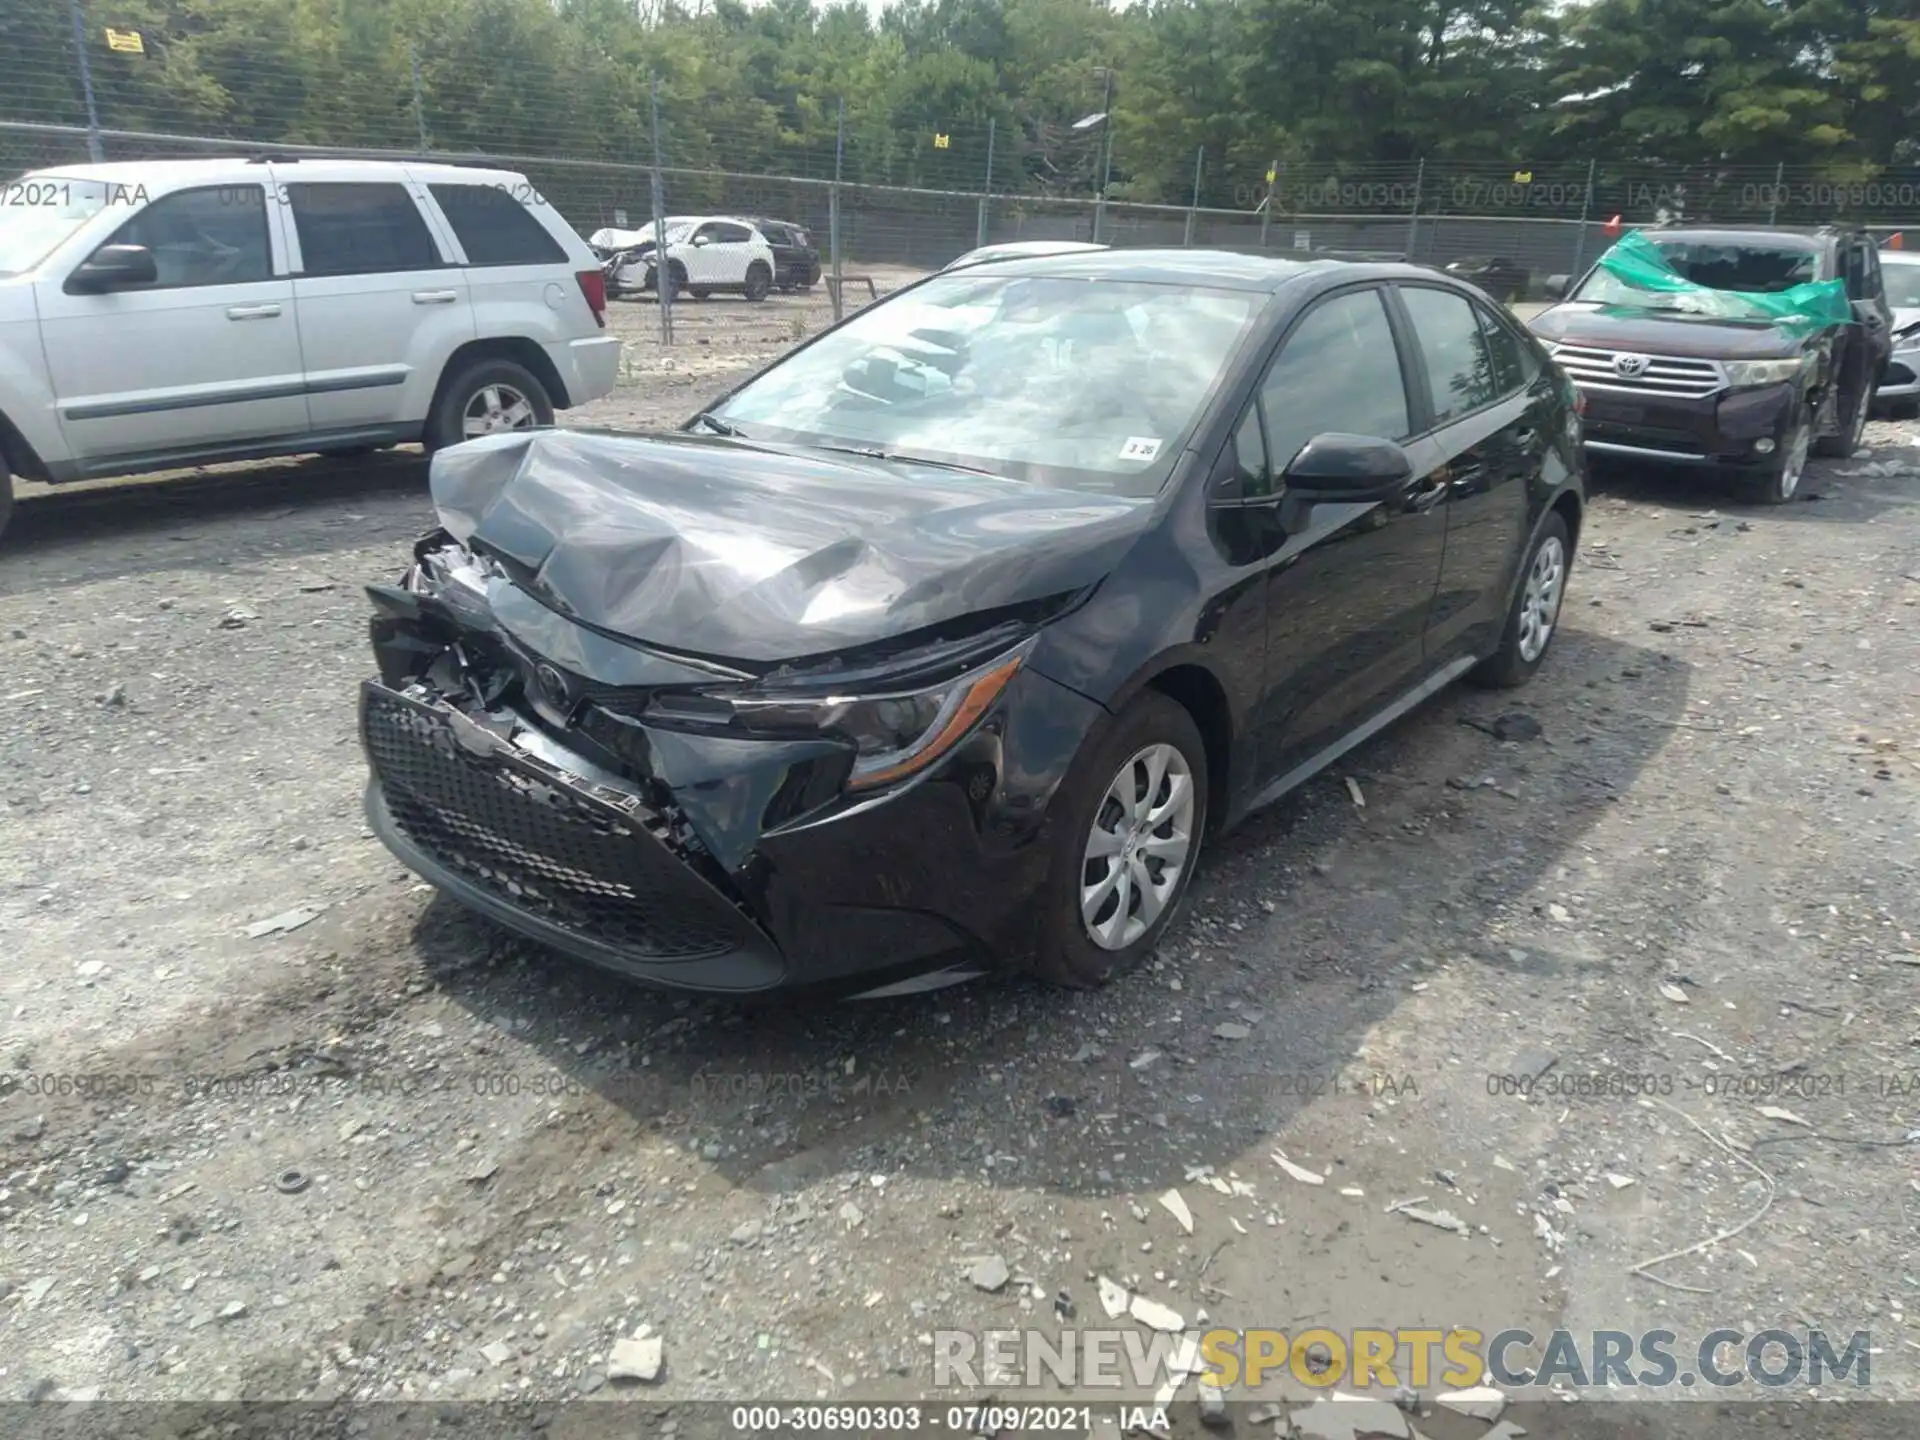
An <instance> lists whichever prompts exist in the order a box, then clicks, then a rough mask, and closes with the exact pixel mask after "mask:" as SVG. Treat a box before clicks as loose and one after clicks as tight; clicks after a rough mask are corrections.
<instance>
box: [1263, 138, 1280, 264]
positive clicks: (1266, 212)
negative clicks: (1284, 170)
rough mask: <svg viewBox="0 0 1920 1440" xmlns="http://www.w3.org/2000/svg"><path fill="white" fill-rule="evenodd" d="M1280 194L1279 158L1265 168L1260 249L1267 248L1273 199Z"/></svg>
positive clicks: (1271, 223)
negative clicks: (1265, 200)
mask: <svg viewBox="0 0 1920 1440" xmlns="http://www.w3.org/2000/svg"><path fill="white" fill-rule="evenodd" d="M1279 193H1280V157H1279V156H1278V155H1276V156H1274V157H1273V163H1272V164H1271V165H1269V166H1267V203H1266V204H1264V205H1262V206H1261V207H1260V248H1261V249H1262V250H1264V249H1266V248H1267V232H1268V231H1269V230H1271V229H1272V228H1273V198H1274V196H1276V195H1278V194H1279Z"/></svg>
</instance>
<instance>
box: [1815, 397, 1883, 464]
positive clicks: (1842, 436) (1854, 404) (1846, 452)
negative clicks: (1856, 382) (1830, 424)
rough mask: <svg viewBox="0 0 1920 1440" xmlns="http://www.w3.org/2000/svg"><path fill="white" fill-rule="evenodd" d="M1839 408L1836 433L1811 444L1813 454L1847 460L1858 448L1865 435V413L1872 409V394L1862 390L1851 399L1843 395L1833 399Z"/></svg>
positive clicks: (1824, 436)
mask: <svg viewBox="0 0 1920 1440" xmlns="http://www.w3.org/2000/svg"><path fill="white" fill-rule="evenodd" d="M1834 404H1835V405H1836V406H1838V407H1839V409H1840V412H1841V417H1842V418H1841V421H1840V425H1839V427H1838V433H1836V434H1833V435H1823V436H1821V437H1820V438H1819V439H1818V440H1816V441H1814V443H1813V453H1814V454H1816V455H1823V456H1826V457H1827V458H1829V459H1834V460H1848V459H1851V458H1852V457H1853V454H1854V452H1855V451H1856V450H1858V449H1859V448H1860V441H1861V438H1862V437H1863V436H1864V435H1865V434H1866V433H1867V412H1868V411H1869V410H1870V409H1872V408H1873V392H1872V390H1871V389H1862V390H1860V391H1859V392H1858V393H1856V394H1855V395H1853V396H1852V397H1851V398H1849V397H1848V396H1845V395H1837V396H1835V397H1834Z"/></svg>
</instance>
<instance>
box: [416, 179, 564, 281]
mask: <svg viewBox="0 0 1920 1440" xmlns="http://www.w3.org/2000/svg"><path fill="white" fill-rule="evenodd" d="M427 189H428V190H429V191H431V192H432V194H433V198H434V200H435V201H436V202H437V203H438V204H439V206H440V208H441V209H442V210H444V211H445V212H446V216H447V223H448V224H449V225H451V226H453V233H454V234H455V235H456V236H458V237H459V240H460V248H461V249H463V250H465V251H466V252H467V262H468V263H469V264H471V265H559V264H564V263H565V262H566V258H567V252H566V250H565V249H564V248H563V247H562V246H561V244H560V242H559V241H558V240H556V239H554V238H553V236H552V235H550V234H548V233H547V227H546V226H544V225H542V224H541V223H540V221H539V220H538V219H537V218H536V217H535V216H534V215H533V214H532V213H530V212H529V211H528V209H527V207H526V206H525V205H524V204H523V203H521V201H520V200H519V198H518V197H516V196H514V195H511V194H509V193H508V192H507V191H505V190H498V189H495V188H494V187H493V186H491V185H429V186H428V187H427Z"/></svg>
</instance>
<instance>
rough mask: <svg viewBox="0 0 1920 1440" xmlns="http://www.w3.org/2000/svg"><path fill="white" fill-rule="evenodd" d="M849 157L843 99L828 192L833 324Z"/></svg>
mask: <svg viewBox="0 0 1920 1440" xmlns="http://www.w3.org/2000/svg"><path fill="white" fill-rule="evenodd" d="M846 155H847V102H846V100H845V98H844V97H843V98H842V99H841V101H840V105H839V109H838V111H837V113H836V115H835V118H834V127H833V188H832V189H831V190H829V191H827V249H828V251H829V254H830V257H831V260H832V263H833V284H832V285H830V286H829V287H828V289H830V290H831V291H832V292H833V323H834V324H836V325H838V324H839V323H840V319H841V299H840V171H841V167H842V165H843V163H844V162H845V160H846Z"/></svg>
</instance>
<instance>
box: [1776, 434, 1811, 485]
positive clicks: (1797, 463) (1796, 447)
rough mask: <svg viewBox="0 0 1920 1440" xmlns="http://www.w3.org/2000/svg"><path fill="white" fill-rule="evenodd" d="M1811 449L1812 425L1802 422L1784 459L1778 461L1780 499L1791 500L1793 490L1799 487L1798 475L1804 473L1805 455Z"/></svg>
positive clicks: (1805, 465)
mask: <svg viewBox="0 0 1920 1440" xmlns="http://www.w3.org/2000/svg"><path fill="white" fill-rule="evenodd" d="M1812 451H1813V426H1812V425H1810V424H1803V425H1801V426H1800V428H1799V430H1798V431H1796V432H1795V434H1794V437H1793V440H1792V442H1791V443H1790V444H1788V446H1787V455H1786V459H1784V460H1783V461H1781V463H1780V487H1779V494H1780V498H1781V499H1782V500H1791V499H1792V498H1793V492H1794V491H1796V490H1798V489H1799V488H1800V477H1801V476H1802V475H1803V474H1805V473H1806V469H1807V456H1808V455H1809V454H1811V453H1812Z"/></svg>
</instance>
